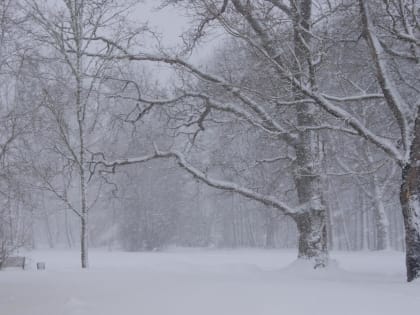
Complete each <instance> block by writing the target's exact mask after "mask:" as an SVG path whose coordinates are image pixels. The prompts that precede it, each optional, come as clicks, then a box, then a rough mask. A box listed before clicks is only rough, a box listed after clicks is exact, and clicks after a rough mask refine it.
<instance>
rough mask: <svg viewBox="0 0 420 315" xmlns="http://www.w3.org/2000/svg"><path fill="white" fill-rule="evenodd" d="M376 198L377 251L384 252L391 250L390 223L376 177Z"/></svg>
mask: <svg viewBox="0 0 420 315" xmlns="http://www.w3.org/2000/svg"><path fill="white" fill-rule="evenodd" d="M374 182H375V183H374V185H375V187H374V198H375V225H376V238H377V240H376V247H375V248H376V249H377V250H384V249H389V248H390V240H389V221H388V217H387V214H386V212H385V205H384V203H383V200H382V196H381V193H380V191H379V187H378V184H377V182H376V176H375V175H374Z"/></svg>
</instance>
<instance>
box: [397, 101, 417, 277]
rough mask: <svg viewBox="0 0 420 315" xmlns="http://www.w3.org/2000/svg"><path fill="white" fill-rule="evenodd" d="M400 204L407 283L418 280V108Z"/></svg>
mask: <svg viewBox="0 0 420 315" xmlns="http://www.w3.org/2000/svg"><path fill="white" fill-rule="evenodd" d="M400 202H401V207H402V213H403V218H404V229H405V247H406V266H407V281H409V282H410V281H413V280H414V279H417V278H420V108H419V110H418V111H417V117H416V122H415V128H414V139H413V142H412V144H411V147H410V161H409V162H408V163H407V164H406V165H405V166H404V167H403V171H402V185H401V191H400Z"/></svg>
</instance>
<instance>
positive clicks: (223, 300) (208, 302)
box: [0, 249, 420, 315]
mask: <svg viewBox="0 0 420 315" xmlns="http://www.w3.org/2000/svg"><path fill="white" fill-rule="evenodd" d="M28 255H29V256H30V262H29V268H28V270H25V271H22V270H17V269H15V270H13V269H7V270H5V271H1V272H0V314H1V315H85V314H86V315H88V314H89V315H107V314H110V315H111V314H112V315H126V314H127V315H129V314H133V315H134V314H135V315H175V314H177V315H178V314H179V315H207V314H208V315H210V314H211V315H222V314H225V315H236V314H237V315H251V314H252V315H266V314H267V315H268V314H273V315H274V314H276V315H295V314H302V315H309V314H310V315H316V314H322V315H344V314H349V315H363V314H366V315H373V314H381V315H388V314H392V315H395V314H419V312H420V282H419V281H417V282H416V283H411V284H407V283H405V281H404V278H405V275H404V258H403V254H402V253H397V252H380V253H370V252H364V253H341V252H339V253H333V254H332V257H333V258H334V259H336V261H337V262H338V263H337V264H335V265H334V266H333V267H330V268H329V269H328V270H323V271H316V272H314V271H309V270H307V269H306V268H305V267H304V266H299V265H298V264H296V263H294V264H293V261H294V258H295V255H296V252H295V251H285V250H278V251H277V250H270V251H265V250H233V251H221V250H187V249H176V250H170V251H167V252H163V253H122V252H106V251H92V252H91V254H90V261H91V268H90V269H89V270H88V271H82V270H80V269H79V268H78V263H79V261H78V253H77V252H71V251H36V252H33V253H30V254H28ZM37 261H45V262H46V265H47V270H46V271H36V270H35V267H34V265H35V262H37Z"/></svg>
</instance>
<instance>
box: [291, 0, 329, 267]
mask: <svg viewBox="0 0 420 315" xmlns="http://www.w3.org/2000/svg"><path fill="white" fill-rule="evenodd" d="M290 3H291V8H292V16H293V32H294V53H295V56H296V64H295V66H294V72H295V77H296V78H297V79H298V80H301V81H303V80H307V78H309V82H308V83H309V84H310V86H311V87H312V88H313V89H316V82H315V78H314V76H313V66H312V61H311V59H312V56H311V51H310V45H311V35H310V29H311V17H312V1H311V0H300V1H291V2H290ZM302 69H305V70H306V72H307V78H305V76H302V75H301V74H300V73H302ZM294 95H295V97H294V98H295V99H296V100H299V99H303V98H304V95H302V93H301V92H300V90H299V88H297V87H294ZM318 111H319V109H317V108H316V107H315V106H314V104H310V103H303V104H300V105H298V106H297V108H296V118H297V123H298V126H299V127H302V131H300V132H299V141H298V143H297V144H296V146H295V151H296V162H295V170H294V180H295V184H296V189H297V196H298V201H299V204H300V205H302V206H303V207H304V208H305V210H304V213H302V214H299V215H297V216H295V217H294V218H295V221H296V224H297V228H298V232H299V253H298V258H304V259H311V260H314V266H315V268H318V267H325V266H326V265H327V264H328V249H327V227H326V207H325V205H324V198H323V197H322V189H321V187H322V178H321V172H322V163H321V146H320V141H319V137H318V133H317V132H316V131H314V130H310V129H308V128H306V127H313V126H316V125H317V124H318V123H319V122H318V121H317V118H316V116H317V113H318Z"/></svg>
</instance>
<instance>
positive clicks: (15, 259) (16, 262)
mask: <svg viewBox="0 0 420 315" xmlns="http://www.w3.org/2000/svg"><path fill="white" fill-rule="evenodd" d="M25 260H26V259H25V257H22V256H10V257H6V258H5V259H4V261H0V269H2V268H8V267H18V268H22V269H25Z"/></svg>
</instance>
